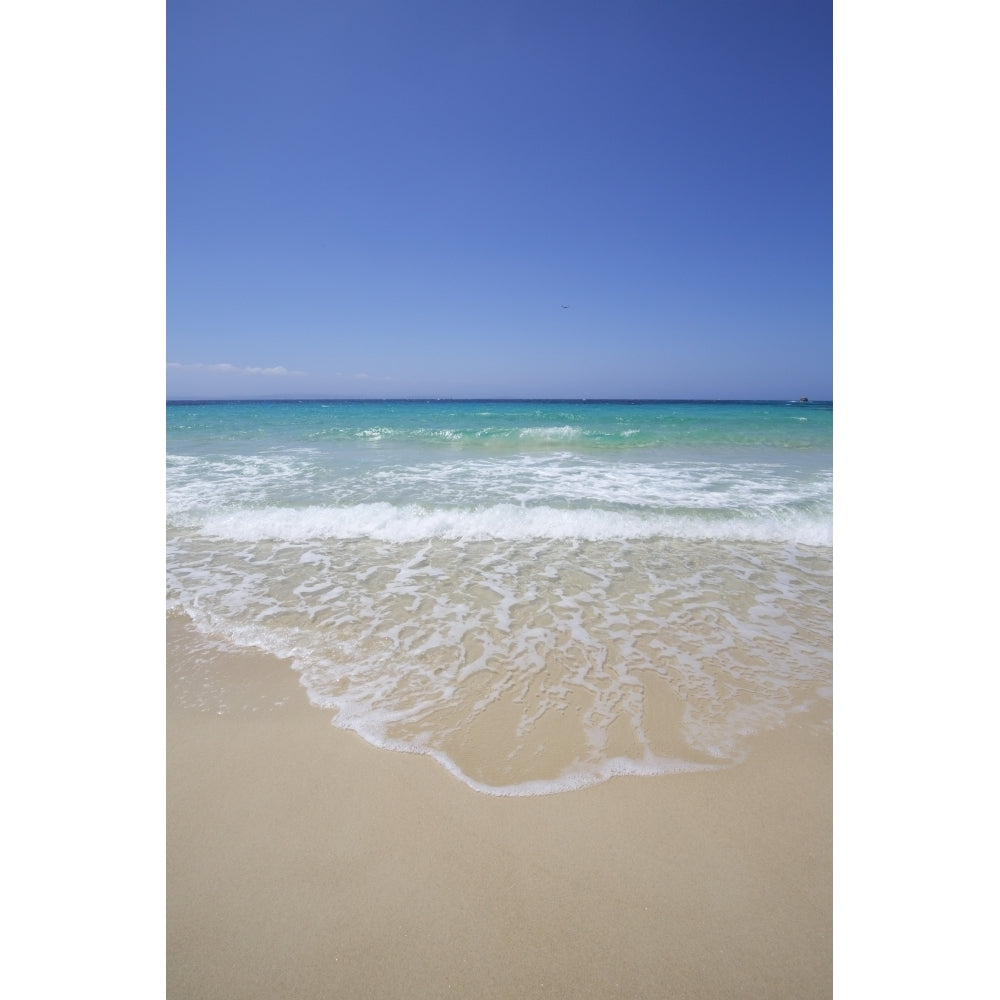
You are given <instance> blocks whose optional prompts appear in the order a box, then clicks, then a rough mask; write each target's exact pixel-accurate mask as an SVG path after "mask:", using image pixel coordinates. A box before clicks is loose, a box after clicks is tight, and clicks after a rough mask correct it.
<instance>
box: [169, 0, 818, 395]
mask: <svg viewBox="0 0 1000 1000" xmlns="http://www.w3.org/2000/svg"><path fill="white" fill-rule="evenodd" d="M831 17H832V12H831V7H830V5H829V4H828V3H825V2H811V0H805V2H803V0H798V2H795V0H787V2H780V0H766V2H753V0H739V2H730V0H693V2H667V0H660V2H646V0H642V2H634V3H628V2H621V0H618V2H594V0H577V2H573V3H569V2H562V0H549V2H539V0H535V2H532V3H525V2H522V0H508V2H505V3H502V4H501V3H496V2H491V3H485V2H474V0H464V2H457V0H456V2H451V0H428V2H419V0H410V2H401V0H392V2H387V0H362V2H354V0H346V2H345V0H339V2H336V3H331V2H313V0H304V2H289V0H283V2H281V3H278V2H273V0H264V2H252V0H251V2H245V0H244V2H239V3H236V2H229V0H226V2H220V0H198V2H191V0H169V2H168V4H167V119H166V122H167V203H166V204H167V221H166V225H167V229H166V234H167V286H166V294H167V302H166V306H167V311H166V330H167V335H166V343H167V396H168V398H188V397H213V398H227V397H242V398H248V397H256V396H309V395H329V396H350V397H364V396H375V397H383V396H399V397H407V396H453V397H459V396H511V397H523V396H556V397H581V396H586V397H601V396H604V397H660V398H776V399H784V398H791V397H797V396H801V395H807V396H809V397H810V398H815V399H831V398H832V370H833V362H832V291H831V280H832V246H831V241H832V233H831V194H832V150H831V118H832V108H831V105H832V65H831V30H832V25H831Z"/></svg>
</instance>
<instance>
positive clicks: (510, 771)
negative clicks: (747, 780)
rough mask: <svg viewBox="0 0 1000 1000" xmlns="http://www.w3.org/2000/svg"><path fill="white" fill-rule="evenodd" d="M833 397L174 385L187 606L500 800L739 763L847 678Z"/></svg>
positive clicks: (178, 593) (177, 535)
mask: <svg viewBox="0 0 1000 1000" xmlns="http://www.w3.org/2000/svg"><path fill="white" fill-rule="evenodd" d="M832 416H833V413H832V406H831V405H830V404H816V403H808V404H805V403H791V402H777V403H689V402H682V403H659V402H658V403H645V402H642V403H635V402H566V401H545V402H511V401H466V402H453V401H406V402H399V401H395V402H382V401H372V402H368V401H365V402H341V401H329V402H322V401H316V402H313V401H309V402H245V403H242V402H241V403H237V402H226V403H173V404H168V406H167V582H168V586H167V608H168V614H170V615H174V616H179V617H182V618H184V619H186V620H190V622H191V623H192V625H193V627H194V628H196V629H197V631H198V633H199V634H200V636H201V637H202V640H203V642H204V644H205V648H206V649H207V648H214V649H217V650H219V651H232V650H240V649H260V650H264V651H267V652H270V653H274V654H276V655H278V656H281V657H285V658H287V659H289V660H290V661H291V662H292V664H293V665H294V668H295V669H296V670H297V671H298V672H299V676H300V679H301V681H302V683H303V685H304V686H305V688H306V690H307V692H308V693H309V696H310V698H311V699H312V701H313V702H314V703H315V704H316V705H317V706H318V707H319V708H321V709H324V710H326V711H329V712H330V713H331V717H332V721H333V722H334V724H336V725H338V726H341V727H344V728H349V729H353V730H354V731H356V732H358V733H360V734H361V735H363V736H364V737H365V738H366V739H368V740H370V741H371V742H372V743H375V744H376V745H379V746H384V747H387V748H393V749H399V750H409V751H416V752H422V753H428V754H431V755H432V756H433V757H434V758H435V759H437V760H438V761H439V762H440V763H441V764H442V765H443V766H445V767H447V768H448V769H449V770H450V771H451V772H452V773H453V774H455V775H456V777H458V778H460V779H461V780H463V781H465V782H466V783H467V784H469V785H470V786H472V787H474V788H477V789H479V790H481V791H487V792H491V793H495V794H536V793H544V792H552V791H559V790H564V789H568V788H573V787H580V786H583V785H586V784H591V783H593V782H595V781H601V780H604V779H606V778H608V777H611V776H613V775H615V774H625V773H633V774H663V773H671V772H676V771H683V770H692V769H704V768H714V767H724V766H730V765H732V764H734V763H737V762H739V761H741V760H743V759H744V757H745V755H746V753H747V752H748V749H749V747H750V745H751V741H752V737H753V735H754V734H756V733H759V732H762V731H765V730H767V729H770V728H773V727H775V726H780V725H782V724H784V723H785V722H786V721H787V720H788V718H789V717H790V715H791V714H792V713H795V712H799V711H803V710H805V709H807V708H810V707H811V706H813V705H815V704H817V703H821V704H822V703H825V702H827V701H828V700H829V697H830V683H831V664H830V605H831V571H832V566H831V560H832V551H831V546H832Z"/></svg>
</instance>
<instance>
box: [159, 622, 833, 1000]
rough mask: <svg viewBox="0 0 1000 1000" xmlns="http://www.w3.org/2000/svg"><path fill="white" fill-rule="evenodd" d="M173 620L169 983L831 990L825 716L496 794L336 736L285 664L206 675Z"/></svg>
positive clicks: (174, 986) (200, 987) (617, 993)
mask: <svg viewBox="0 0 1000 1000" xmlns="http://www.w3.org/2000/svg"><path fill="white" fill-rule="evenodd" d="M182 632H183V625H181V624H180V623H178V622H176V621H173V622H168V658H167V667H168V693H167V953H166V981H167V991H166V995H167V997H168V1000H203V998H204V1000H236V998H239V1000H254V998H261V1000H265V998H266V1000H275V998H279V997H280V998H292V997H295V998H302V1000H307V998H330V997H345V998H362V997H372V998H384V1000H390V998H407V1000H421V998H430V997H446V996H455V997H465V998H474V1000H484V998H493V997H503V998H515V997H517V998H521V997H572V998H605V997H607V998H610V997H638V998H677V1000H682V998H692V1000H694V998H697V1000H719V998H728V997H732V998H736V997H739V998H741V1000H751V998H760V1000H781V998H789V1000H793V998H794V1000H811V998H820V997H829V996H830V995H831V993H832V982H831V980H832V955H831V951H832V926H831V924H832V912H831V911H832V901H831V851H832V817H831V805H832V802H831V777H832V775H831V770H832V766H831V743H832V740H831V736H830V727H829V724H828V722H827V721H826V720H825V719H824V718H823V717H822V716H821V715H819V714H816V715H809V714H803V715H800V716H796V717H795V720H794V722H793V723H792V724H791V725H789V726H788V727H786V728H784V729H782V730H781V731H778V732H775V733H771V734H768V735H766V736H762V737H759V738H758V739H757V740H756V741H755V742H754V745H753V748H752V752H751V754H750V755H749V757H748V759H747V761H746V763H744V764H742V765H740V766H737V767H734V768H731V769H729V770H725V771H718V772H710V773H694V774H680V775H674V776H664V777H656V778H617V779H613V780H611V781H609V782H606V783H604V784H602V785H598V786H595V787H592V788H588V789H584V790H582V791H574V792H566V793H561V794H557V795H548V796H537V797H527V798H499V797H492V796H488V795H483V794H480V793H477V792H475V791H472V790H471V789H469V788H468V787H466V786H465V785H463V784H462V783H461V782H459V781H458V780H457V779H456V778H454V777H453V776H451V775H450V774H448V773H447V772H446V771H445V770H444V769H443V768H441V767H440V766H439V765H438V764H437V763H435V762H434V761H433V760H432V759H430V758H428V757H424V756H419V755H414V754H402V753H395V752H391V751H386V750H380V749H377V748H374V747H372V746H369V745H368V744H367V743H365V742H364V741H363V740H362V739H361V738H359V737H358V736H356V735H354V734H352V733H347V732H342V731H340V730H337V729H336V728H334V727H333V726H332V725H331V724H330V716H329V713H327V712H324V711H321V710H320V709H317V708H315V707H313V706H311V705H310V704H309V703H308V701H307V699H306V696H305V693H304V692H303V690H302V689H301V688H300V687H299V685H298V683H297V679H296V675H295V673H294V672H293V671H292V670H291V669H290V668H289V667H288V665H287V664H284V663H281V662H279V661H277V660H273V659H270V658H268V657H264V656H252V655H249V654H248V655H245V656H239V657H237V656H232V657H228V658H227V657H221V658H219V659H218V660H217V661H216V662H214V663H213V666H212V673H211V676H210V677H209V675H208V674H206V675H205V677H204V678H202V679H201V681H199V678H198V676H197V674H198V670H199V669H200V668H198V667H196V666H194V665H193V662H192V661H189V660H186V659H185V656H186V654H185V653H184V651H183V649H184V647H183V641H182V640H183V635H182ZM199 683H201V684H202V687H203V688H204V691H203V694H204V697H201V698H195V697H193V695H192V691H194V690H196V689H197V688H198V684H199Z"/></svg>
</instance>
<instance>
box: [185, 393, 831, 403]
mask: <svg viewBox="0 0 1000 1000" xmlns="http://www.w3.org/2000/svg"><path fill="white" fill-rule="evenodd" d="M166 402H167V403H173V404H177V403H802V402H806V403H831V404H832V403H833V400H832V399H812V398H810V397H805V396H800V397H799V398H798V399H787V398H783V397H781V398H778V397H775V398H770V399H769V398H764V397H760V398H753V397H748V396H746V397H744V396H715V397H713V396H672V397H668V396H325V395H322V394H321V395H316V396H312V395H304V396H297V395H291V396H176V397H167V399H166Z"/></svg>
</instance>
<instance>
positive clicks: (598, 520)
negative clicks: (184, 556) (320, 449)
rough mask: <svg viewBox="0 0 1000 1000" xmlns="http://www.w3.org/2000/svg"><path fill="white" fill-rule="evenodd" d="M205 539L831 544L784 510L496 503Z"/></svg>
mask: <svg viewBox="0 0 1000 1000" xmlns="http://www.w3.org/2000/svg"><path fill="white" fill-rule="evenodd" d="M201 531H202V533H203V534H205V535H209V536H212V537H216V538H227V539H231V540H234V541H247V542H253V541H264V540H275V541H287V542H302V541H307V540H309V539H333V538H342V539H347V538H372V539H376V540H378V541H385V542H414V541H421V540H425V539H432V538H440V539H448V540H452V541H461V540H465V541H475V540H481V539H490V538H492V539H506V540H510V541H527V540H530V539H534V538H538V539H556V538H558V539H579V540H582V541H599V540H602V539H641V538H654V537H666V538H685V539H717V540H724V539H742V540H753V541H789V542H798V543H801V544H804V545H821V546H822V545H830V544H831V542H832V526H831V524H830V521H829V519H828V518H826V517H823V516H820V517H816V516H814V515H810V514H809V513H794V512H787V511H781V512H776V513H774V514H771V515H768V514H760V515H758V516H754V517H748V516H746V515H744V514H740V513H737V514H730V515H722V516H719V517H717V518H716V519H706V518H705V517H700V516H694V515H678V514H645V513H642V514H636V513H630V512H627V511H615V510H599V509H564V508H555V507H524V506H515V505H513V504H498V505H495V506H491V507H486V508H482V509H473V510H455V509H447V508H425V507H420V506H417V505H407V506H403V507H396V506H393V505H392V504H388V503H368V504H354V505H351V506H347V507H318V506H317V507H306V508H304V509H294V508H289V507H265V508H262V509H259V510H249V511H248V510H240V511H236V512H233V513H228V514H217V515H214V516H211V517H208V518H206V519H205V520H204V522H203V523H202V525H201Z"/></svg>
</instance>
